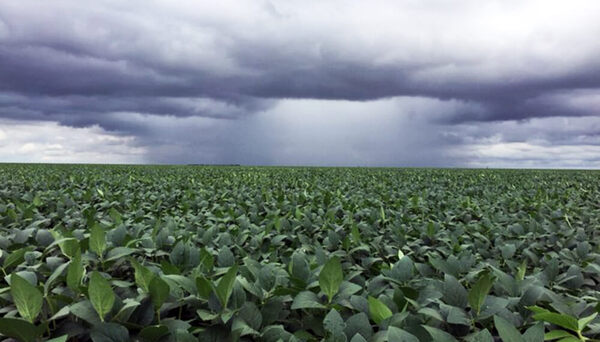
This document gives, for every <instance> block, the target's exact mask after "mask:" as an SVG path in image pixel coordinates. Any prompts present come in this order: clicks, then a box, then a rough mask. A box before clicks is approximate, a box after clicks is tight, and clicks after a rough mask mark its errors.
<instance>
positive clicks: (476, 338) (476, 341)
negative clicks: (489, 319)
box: [465, 329, 494, 342]
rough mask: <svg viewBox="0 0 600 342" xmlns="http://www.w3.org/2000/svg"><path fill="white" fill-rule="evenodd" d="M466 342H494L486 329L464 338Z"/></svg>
mask: <svg viewBox="0 0 600 342" xmlns="http://www.w3.org/2000/svg"><path fill="white" fill-rule="evenodd" d="M465 341H467V342H494V337H493V336H492V334H490V332H489V331H488V330H487V329H483V330H481V331H478V332H476V333H474V334H472V335H469V336H467V337H466V338H465Z"/></svg>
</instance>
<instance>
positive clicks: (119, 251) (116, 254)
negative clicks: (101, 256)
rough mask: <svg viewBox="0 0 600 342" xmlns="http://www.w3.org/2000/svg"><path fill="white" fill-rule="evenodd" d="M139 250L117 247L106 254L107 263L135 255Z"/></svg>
mask: <svg viewBox="0 0 600 342" xmlns="http://www.w3.org/2000/svg"><path fill="white" fill-rule="evenodd" d="M136 251H137V250H136V249H133V248H128V247H115V248H113V249H111V250H110V251H108V253H106V260H105V261H115V260H119V259H121V258H123V257H125V256H128V255H130V254H133V253H135V252H136Z"/></svg>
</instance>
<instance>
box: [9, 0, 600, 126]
mask: <svg viewBox="0 0 600 342" xmlns="http://www.w3.org/2000/svg"><path fill="white" fill-rule="evenodd" d="M257 4H258V3H257ZM257 4H253V3H246V2H241V3H237V2H236V3H231V4H230V3H224V4H223V5H221V6H209V5H205V4H197V5H194V4H193V3H185V5H184V6H182V8H180V9H178V8H177V7H178V6H171V8H166V7H165V5H166V4H165V3H161V2H156V3H146V2H144V3H142V2H139V3H137V2H131V3H127V4H119V3H115V2H111V1H101V2H98V3H95V5H94V6H90V5H89V4H88V5H85V6H84V5H82V4H79V3H77V2H73V1H60V2H56V3H54V2H53V3H39V2H36V1H19V2H10V1H8V2H3V3H2V4H0V18H1V19H0V20H1V21H2V24H1V25H0V27H1V29H0V42H1V46H0V89H1V90H2V91H3V92H5V93H6V94H9V95H8V96H10V94H15V95H18V96H21V97H22V101H21V102H20V103H12V104H10V106H3V107H2V113H1V115H2V116H4V117H11V116H12V117H14V116H23V117H24V118H28V117H35V118H38V119H40V118H41V119H49V120H56V119H57V118H58V119H59V120H60V121H61V122H64V123H74V124H78V123H80V124H87V123H90V122H102V121H103V119H101V118H100V116H101V115H102V114H103V113H110V112H138V113H148V114H165V115H174V116H190V115H199V116H208V117H219V116H222V117H225V118H235V117H240V116H243V115H245V114H247V113H251V112H255V111H256V110H264V109H265V108H268V107H269V105H270V104H271V103H270V102H269V101H264V99H285V98H311V99H330V100H354V101H365V100H374V99H380V98H385V97H395V96H419V97H429V98H437V99H458V100H461V101H465V102H469V103H476V104H479V105H480V106H479V110H477V111H475V112H465V113H460V114H458V113H457V114H456V115H449V116H448V117H446V118H443V120H446V121H448V122H455V123H459V122H463V121H465V120H467V121H469V120H474V121H479V120H483V121H485V120H505V119H525V118H531V117H544V116H586V115H600V113H599V112H598V110H599V109H598V107H584V108H582V107H579V108H572V107H570V106H563V105H560V103H559V104H558V105H557V103H556V101H554V100H553V98H552V94H555V93H560V92H564V91H570V90H573V89H596V90H598V89H600V67H599V62H598V61H597V59H594V58H592V56H597V54H598V53H600V46H599V44H598V43H597V41H596V40H595V39H591V37H595V36H596V34H600V31H599V30H598V28H599V27H600V26H599V25H598V24H597V23H593V22H587V23H586V22H582V23H581V25H582V26H583V25H587V27H586V28H585V30H583V32H585V33H586V35H587V36H589V37H590V39H588V40H584V41H583V43H586V44H587V45H583V46H576V45H575V44H579V43H581V42H580V41H579V40H580V39H579V38H576V37H571V35H577V34H579V33H580V32H581V31H582V30H581V28H579V27H577V26H575V27H572V24H570V22H569V23H567V24H565V23H564V22H561V21H560V20H559V21H558V22H556V23H555V26H551V27H546V26H545V25H542V24H540V23H539V22H530V23H528V22H527V20H531V18H528V17H523V18H520V19H518V18H517V19H514V22H512V23H510V22H507V23H506V24H507V25H508V24H511V25H521V26H522V27H523V28H524V30H523V35H527V34H529V35H531V36H532V37H525V38H522V37H519V36H515V35H513V34H511V33H503V31H502V30H501V29H498V28H496V27H494V26H490V25H485V24H481V23H480V22H478V21H476V19H472V18H470V17H468V15H469V14H470V13H471V12H473V13H472V14H479V15H480V16H481V17H482V18H485V17H486V16H487V15H489V13H488V11H487V10H478V9H477V8H476V5H474V4H473V3H472V2H470V1H464V2H462V3H461V4H460V5H458V7H459V9H458V11H457V10H454V11H448V10H449V9H448V8H447V7H446V6H445V5H444V4H443V3H442V2H439V3H434V4H431V5H420V6H419V5H414V4H410V3H405V4H402V3H397V4H393V3H389V2H375V3H374V4H373V5H372V6H371V5H370V6H360V5H357V4H352V5H351V6H350V5H349V6H347V8H345V7H343V6H341V3H339V4H337V3H335V2H333V3H331V4H325V5H319V6H317V7H315V8H314V9H313V11H314V12H307V10H306V9H305V8H303V7H306V6H302V5H301V4H300V3H295V2H291V3H289V4H285V3H279V2H274V3H271V2H264V3H260V5H257ZM138 5H143V8H140V7H139V6H138ZM338 5H339V7H336V6H338ZM513 5H514V7H515V8H520V7H523V8H521V11H513V10H507V9H506V8H505V9H504V10H506V12H509V13H505V14H504V15H509V14H511V13H510V12H516V14H520V15H523V16H527V15H528V13H529V12H528V11H527V10H528V8H527V6H524V5H523V6H520V5H519V4H516V3H514V4H513ZM582 5H586V6H588V7H590V10H591V9H592V8H596V7H598V6H597V5H595V4H594V3H592V2H582ZM498 6H500V7H502V5H498ZM235 7H237V8H235ZM548 7H551V8H552V6H550V5H548ZM186 9H187V10H190V11H192V12H191V13H188V12H186ZM559 9H560V8H559ZM194 10H195V11H198V12H205V13H203V14H198V13H194V12H193V11H194ZM334 10H335V11H339V17H327V12H328V11H334ZM361 10H362V11H364V13H362V14H361V12H360V11H361ZM461 10H462V11H463V12H461ZM497 10H502V8H499V9H497ZM386 11H390V12H392V13H394V12H395V13H397V15H398V20H399V22H394V21H393V20H392V19H393V17H392V18H389V17H387V16H386V15H385V14H384V12H386ZM444 11H448V12H447V13H444ZM521 12H522V13H521ZM547 12H548V13H538V14H539V15H540V16H541V17H542V18H543V19H544V18H546V17H550V16H551V15H552V14H553V13H554V12H553V11H547ZM414 13H417V15H420V16H421V17H420V18H416V19H415V18H413V19H411V20H410V21H409V22H408V23H405V22H403V21H401V20H406V19H407V18H408V17H409V15H411V14H414ZM211 14H212V15H211ZM242 14H245V15H246V16H247V17H249V18H250V19H248V18H242V17H240V16H241V15H242ZM440 14H441V15H443V16H442V17H440V18H439V20H441V22H442V26H439V24H437V23H435V22H434V21H433V20H434V19H435V18H436V16H438V15H440ZM567 14H568V13H567ZM571 14H573V13H571ZM574 14H575V15H578V16H580V17H582V18H583V19H585V18H588V16H586V14H585V12H583V11H578V12H575V13H574ZM361 15H362V16H361ZM378 15H381V17H380V18H377V16H378ZM444 15H445V16H444ZM501 15H502V13H501ZM362 19H365V20H362ZM378 20H379V21H380V22H379V26H377V25H376V24H377V21H378ZM461 20H462V22H461ZM363 21H364V23H363V25H364V27H354V26H352V25H355V24H357V23H359V22H361V23H362V22H363ZM444 23H445V24H448V25H450V24H452V26H448V27H446V28H444V27H443V24H444ZM305 25H306V26H305ZM310 25H313V27H311V26H310ZM476 25H483V26H482V27H481V30H482V32H481V33H478V32H477V31H472V29H473V28H474V27H475V26H476ZM406 30H408V32H407V31H406ZM446 31H448V32H450V34H452V36H449V37H448V36H446V35H445V34H446ZM488 31H489V32H488ZM490 33H493V34H495V36H498V35H499V36H500V37H499V38H496V41H490V42H485V41H482V42H479V41H478V39H479V40H481V39H485V38H486V34H490ZM415 35H419V36H420V37H419V38H418V39H416V38H415V37H414V36H415ZM473 35H475V36H476V37H475V39H473V37H472V36H473ZM493 38H494V36H490V40H492V39H493ZM570 38H573V39H570ZM510 39H513V40H514V41H513V40H510ZM469 40H475V42H469ZM540 41H541V42H540ZM436 42H437V43H436ZM465 42H467V43H465ZM528 43H530V44H532V46H529V47H528V46H527V45H526V44H528ZM496 44H501V45H503V46H502V47H501V48H498V47H497V46H496ZM535 44H541V45H543V46H542V48H543V49H545V50H544V51H542V52H545V53H546V55H543V54H542V53H541V52H538V51H536V47H535ZM424 46H425V47H424ZM527 48H529V50H527ZM523 49H525V50H523ZM563 49H578V51H569V52H567V53H565V54H563V55H561V54H560V53H561V52H562V50H563ZM180 98H187V99H193V98H200V99H204V100H205V101H207V102H206V103H205V104H204V105H203V106H194V105H191V104H189V103H180V102H185V101H179V99H180ZM210 100H212V101H213V102H214V104H215V105H214V106H212V105H210V104H209V102H210ZM224 103H226V104H227V105H225V106H223V104H224ZM36 113H37V114H36ZM74 116H80V118H75V117H74ZM102 124H103V125H106V124H107V123H105V122H102Z"/></svg>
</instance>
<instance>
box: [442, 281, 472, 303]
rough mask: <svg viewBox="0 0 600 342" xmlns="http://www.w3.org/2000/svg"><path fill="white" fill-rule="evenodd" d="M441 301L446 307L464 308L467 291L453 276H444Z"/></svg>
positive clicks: (466, 300)
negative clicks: (442, 300)
mask: <svg viewBox="0 0 600 342" xmlns="http://www.w3.org/2000/svg"><path fill="white" fill-rule="evenodd" d="M443 295H444V297H443V299H444V302H445V303H446V304H448V305H452V306H456V307H459V308H465V307H466V306H467V302H468V298H467V297H468V295H467V290H465V288H464V287H463V286H462V284H461V283H460V282H459V281H458V280H457V279H456V278H455V277H453V276H451V275H449V274H446V275H445V276H444V287H443Z"/></svg>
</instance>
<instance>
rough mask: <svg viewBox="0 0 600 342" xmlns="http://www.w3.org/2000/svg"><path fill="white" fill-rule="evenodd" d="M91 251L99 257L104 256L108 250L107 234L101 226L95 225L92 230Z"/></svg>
mask: <svg viewBox="0 0 600 342" xmlns="http://www.w3.org/2000/svg"><path fill="white" fill-rule="evenodd" d="M89 245H90V249H91V250H92V251H93V252H94V253H96V254H97V255H98V256H100V257H101V256H102V255H103V253H104V250H105V249H106V232H105V231H104V229H103V228H102V227H100V225H98V224H93V225H92V228H91V229H90V240H89Z"/></svg>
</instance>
